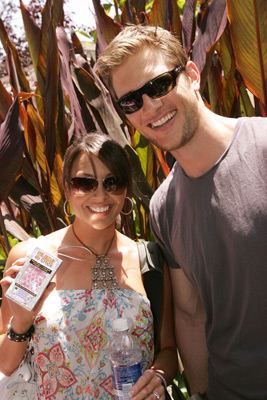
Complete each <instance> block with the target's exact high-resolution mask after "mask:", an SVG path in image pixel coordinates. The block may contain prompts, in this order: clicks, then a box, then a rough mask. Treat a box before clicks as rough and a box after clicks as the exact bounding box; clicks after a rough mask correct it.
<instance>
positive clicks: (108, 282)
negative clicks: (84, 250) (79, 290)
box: [92, 254, 120, 290]
mask: <svg viewBox="0 0 267 400" xmlns="http://www.w3.org/2000/svg"><path fill="white" fill-rule="evenodd" d="M92 281H93V284H92V288H93V289H117V290H118V289H120V287H119V285H118V282H117V279H116V276H115V273H114V266H113V265H110V261H109V258H108V257H107V256H106V255H105V254H100V255H99V256H97V257H96V258H95V265H93V266H92Z"/></svg>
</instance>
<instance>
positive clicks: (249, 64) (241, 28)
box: [227, 0, 267, 115]
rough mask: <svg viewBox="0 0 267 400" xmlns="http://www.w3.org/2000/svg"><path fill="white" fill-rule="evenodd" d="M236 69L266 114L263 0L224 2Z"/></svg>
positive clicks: (266, 50)
mask: <svg viewBox="0 0 267 400" xmlns="http://www.w3.org/2000/svg"><path fill="white" fill-rule="evenodd" d="M227 9H228V18H229V22H230V33H231V41H232V46H233V49H234V55H235V60H236V67H237V69H238V71H239V72H240V74H241V75H242V77H243V80H244V82H245V84H246V86H247V87H248V89H249V90H250V91H251V92H252V93H253V94H254V95H255V96H256V97H258V98H259V100H260V101H261V102H262V104H263V105H265V115H267V6H266V0H242V2H240V1H238V0H227Z"/></svg>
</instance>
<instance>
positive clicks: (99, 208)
mask: <svg viewBox="0 0 267 400" xmlns="http://www.w3.org/2000/svg"><path fill="white" fill-rule="evenodd" d="M88 208H89V209H90V210H91V211H93V212H96V213H102V212H105V211H108V210H109V209H110V206H105V207H89V206H88Z"/></svg>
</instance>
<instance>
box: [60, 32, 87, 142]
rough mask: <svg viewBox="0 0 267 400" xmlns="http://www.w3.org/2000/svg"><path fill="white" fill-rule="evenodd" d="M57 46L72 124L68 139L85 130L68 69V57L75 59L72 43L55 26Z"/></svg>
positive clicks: (64, 33)
mask: <svg viewBox="0 0 267 400" xmlns="http://www.w3.org/2000/svg"><path fill="white" fill-rule="evenodd" d="M57 38H58V46H59V50H60V74H61V81H62V83H63V86H64V90H65V91H66V93H67V94H68V96H69V101H70V112H71V114H72V126H71V128H70V130H69V141H70V140H71V138H72V136H73V134H74V133H75V134H76V135H77V136H80V135H81V133H82V132H85V130H86V129H85V125H84V121H83V115H82V110H81V105H80V103H79V101H78V98H77V94H76V91H75V88H74V86H73V82H72V76H71V71H70V66H69V65H70V59H73V60H75V54H74V51H73V46H72V43H71V42H70V41H69V39H68V37H67V35H66V32H65V30H64V29H63V28H61V27H59V28H57Z"/></svg>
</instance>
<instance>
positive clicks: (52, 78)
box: [44, 23, 59, 172]
mask: <svg viewBox="0 0 267 400" xmlns="http://www.w3.org/2000/svg"><path fill="white" fill-rule="evenodd" d="M48 43H49V44H48V49H47V63H46V88H45V98H44V104H45V111H46V113H45V136H46V149H45V154H46V159H47V162H48V165H49V170H50V172H52V171H53V163H54V157H55V151H56V133H57V131H56V125H57V113H58V96H57V94H58V82H59V52H58V46H57V38H56V32H55V28H54V27H53V24H52V23H51V24H50V26H49V30H48Z"/></svg>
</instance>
